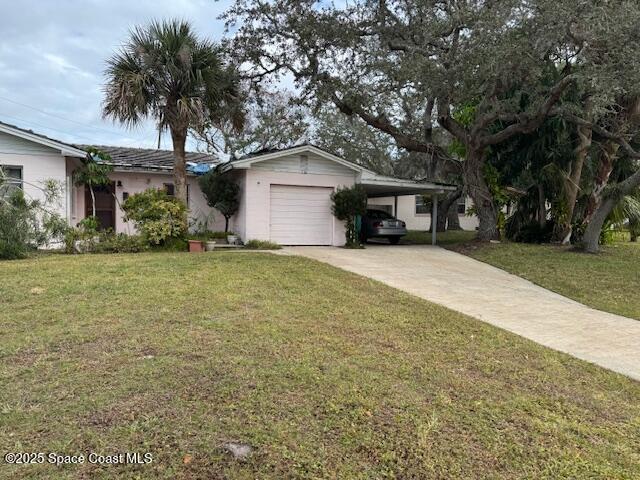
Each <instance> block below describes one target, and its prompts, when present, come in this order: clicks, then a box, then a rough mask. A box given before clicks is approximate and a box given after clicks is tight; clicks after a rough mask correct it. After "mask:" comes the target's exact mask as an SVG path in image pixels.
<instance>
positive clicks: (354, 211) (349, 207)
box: [331, 184, 367, 248]
mask: <svg viewBox="0 0 640 480" xmlns="http://www.w3.org/2000/svg"><path fill="white" fill-rule="evenodd" d="M331 200H332V202H333V206H332V211H333V214H334V215H335V217H336V218H337V219H338V220H342V221H344V222H346V223H347V231H346V237H347V247H351V248H352V247H354V246H358V245H360V239H359V238H358V232H357V231H356V226H355V218H356V215H364V214H365V213H367V193H366V192H365V190H364V188H363V187H362V185H358V184H356V185H354V186H353V187H344V188H339V189H338V190H337V191H335V192H333V193H332V194H331Z"/></svg>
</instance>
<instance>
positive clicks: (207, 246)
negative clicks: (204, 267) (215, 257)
mask: <svg viewBox="0 0 640 480" xmlns="http://www.w3.org/2000/svg"><path fill="white" fill-rule="evenodd" d="M204 245H205V249H206V250H207V252H211V251H213V249H214V248H215V247H216V241H215V240H207V241H206V242H205V244H204Z"/></svg>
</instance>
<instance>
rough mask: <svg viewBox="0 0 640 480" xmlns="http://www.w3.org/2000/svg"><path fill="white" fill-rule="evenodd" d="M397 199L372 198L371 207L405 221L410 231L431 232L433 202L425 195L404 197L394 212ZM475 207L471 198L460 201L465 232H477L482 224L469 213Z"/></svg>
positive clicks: (399, 199)
mask: <svg viewBox="0 0 640 480" xmlns="http://www.w3.org/2000/svg"><path fill="white" fill-rule="evenodd" d="M395 204H396V203H395V198H393V197H384V198H370V199H369V205H370V206H371V207H373V208H379V209H381V210H385V211H386V212H388V213H390V214H391V215H393V216H395V217H397V218H399V219H400V220H403V221H404V222H406V224H407V228H408V229H409V230H429V228H430V227H431V213H430V212H431V208H432V207H431V202H430V201H429V200H428V198H425V197H424V196H423V195H404V196H401V197H398V203H397V205H398V211H397V212H395V211H394V205H395ZM472 206H473V201H472V200H471V198H470V197H462V198H460V200H459V201H458V205H457V210H458V220H459V221H460V227H461V228H462V229H463V230H476V229H477V228H478V225H479V224H480V223H479V221H478V217H477V216H476V215H468V214H467V212H468V211H469V209H470V208H471V207H472Z"/></svg>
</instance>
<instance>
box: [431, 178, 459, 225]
mask: <svg viewBox="0 0 640 480" xmlns="http://www.w3.org/2000/svg"><path fill="white" fill-rule="evenodd" d="M460 195H462V188H458V189H457V190H456V191H455V192H452V193H450V194H449V195H447V196H446V197H444V198H443V199H442V200H440V201H439V203H438V218H437V219H436V229H437V230H436V231H437V232H446V231H447V218H448V213H449V210H450V209H451V208H452V206H456V207H457V202H458V199H459V198H460ZM456 219H457V216H456ZM458 227H460V224H458ZM458 229H459V228H458ZM432 230H433V222H431V225H430V226H429V231H430V232H431V231H432Z"/></svg>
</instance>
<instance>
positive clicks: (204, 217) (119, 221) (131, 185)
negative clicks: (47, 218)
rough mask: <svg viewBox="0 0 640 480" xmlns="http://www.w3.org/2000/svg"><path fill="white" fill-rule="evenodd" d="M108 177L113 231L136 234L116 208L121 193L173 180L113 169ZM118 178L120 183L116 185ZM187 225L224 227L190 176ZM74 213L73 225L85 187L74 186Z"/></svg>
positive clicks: (81, 209)
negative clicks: (112, 195) (113, 197)
mask: <svg viewBox="0 0 640 480" xmlns="http://www.w3.org/2000/svg"><path fill="white" fill-rule="evenodd" d="M109 176H110V177H111V179H112V180H113V181H114V182H116V198H117V204H116V232H118V233H127V234H132V233H135V228H134V226H133V225H132V224H131V223H130V222H125V221H124V220H123V217H124V212H123V211H122V210H121V209H120V208H119V203H122V201H123V194H124V193H125V192H126V193H128V194H129V195H133V194H135V193H139V192H143V191H144V190H147V189H148V188H164V184H165V183H173V176H172V175H171V174H167V173H154V172H112V173H111V174H110V175H109ZM118 181H120V182H121V183H122V186H118V185H117V184H118ZM187 183H188V184H189V224H190V229H191V230H195V229H196V228H197V226H198V224H200V225H205V226H206V228H207V229H209V230H224V217H223V216H222V214H221V213H220V212H218V211H217V210H215V209H213V208H210V207H209V206H208V205H207V201H206V199H205V197H204V195H203V194H202V191H201V190H200V187H199V185H198V179H197V178H196V177H189V178H188V179H187ZM73 194H74V195H75V198H76V201H75V212H76V213H75V214H74V213H73V211H72V223H73V224H74V225H75V224H77V223H78V222H79V221H80V220H82V219H83V218H84V212H85V204H84V200H85V194H84V187H75V188H74V193H73Z"/></svg>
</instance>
